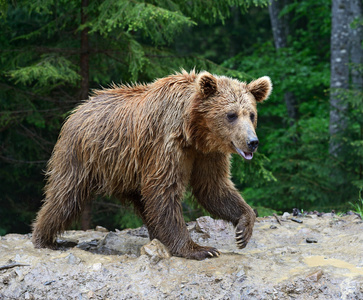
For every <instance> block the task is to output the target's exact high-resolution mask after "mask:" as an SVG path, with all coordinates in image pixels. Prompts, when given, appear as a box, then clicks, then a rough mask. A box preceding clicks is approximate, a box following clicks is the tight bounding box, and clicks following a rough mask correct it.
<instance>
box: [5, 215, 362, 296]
mask: <svg viewBox="0 0 363 300" xmlns="http://www.w3.org/2000/svg"><path fill="white" fill-rule="evenodd" d="M278 221H279V222H278ZM188 228H189V229H190V233H191V235H192V237H193V239H194V240H195V241H197V242H198V243H200V244H202V245H211V246H216V247H217V248H218V249H219V250H220V252H221V253H222V254H221V256H220V257H219V258H213V259H207V260H204V261H192V260H187V259H183V258H178V257H170V256H169V253H168V252H167V250H166V249H165V248H164V247H163V245H161V244H160V243H159V242H158V241H156V240H154V241H153V242H151V243H150V242H149V240H148V237H147V231H146V229H145V228H143V227H142V228H138V229H131V230H124V231H117V232H107V230H105V229H104V228H97V230H92V231H87V232H83V231H67V232H66V233H65V234H64V235H63V236H62V241H60V242H62V243H63V247H64V249H62V250H49V249H34V248H33V246H32V244H31V241H30V236H29V235H20V234H8V235H6V236H3V237H0V299H363V255H362V253H363V223H362V220H361V219H360V217H359V216H357V215H354V214H352V215H346V216H342V217H339V216H336V215H334V214H323V215H321V216H317V215H310V216H304V217H302V216H300V217H299V216H297V217H292V216H288V215H286V214H285V216H284V217H278V218H277V216H276V217H267V218H258V221H257V222H256V224H255V229H254V234H253V237H252V239H251V241H250V243H249V244H248V246H247V247H246V248H245V249H242V250H238V249H237V248H236V246H235V244H234V230H233V228H232V226H231V225H230V224H228V223H226V222H224V221H220V220H213V219H211V218H209V217H202V218H199V219H198V220H197V221H196V222H193V223H190V224H188Z"/></svg>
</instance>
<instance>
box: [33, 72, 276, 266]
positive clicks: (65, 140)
mask: <svg viewBox="0 0 363 300" xmlns="http://www.w3.org/2000/svg"><path fill="white" fill-rule="evenodd" d="M271 88H272V87H271V82H270V79H269V78H268V77H262V78H260V79H258V80H256V81H253V82H251V83H250V84H246V83H243V82H239V81H237V80H235V79H231V78H227V77H223V76H221V77H219V76H213V75H211V74H209V73H207V72H201V73H199V74H196V73H195V72H194V71H192V72H191V73H187V72H185V71H183V72H182V73H178V74H175V75H172V76H169V77H166V78H162V79H159V80H157V81H155V82H154V83H151V84H148V85H134V86H114V87H113V88H111V89H105V90H99V91H96V92H95V95H94V96H93V97H91V98H90V99H89V100H88V101H85V102H84V103H83V104H81V105H80V106H79V107H78V108H76V109H75V111H74V113H73V114H72V115H71V116H70V117H69V118H68V120H67V121H66V122H65V124H64V126H63V128H62V130H61V133H60V136H59V139H58V142H57V144H56V145H55V148H54V151H53V154H52V157H51V159H50V161H49V164H48V170H47V184H46V187H45V203H44V205H43V207H42V209H41V210H40V212H39V213H38V216H37V219H36V221H35V223H34V225H33V226H34V231H33V243H34V245H35V246H36V247H49V248H53V247H55V237H56V235H57V234H58V233H61V232H63V231H64V230H65V229H66V228H67V226H69V225H70V224H71V222H72V221H74V220H75V219H76V218H77V217H78V216H79V215H80V213H81V211H82V207H83V206H84V204H85V203H86V202H88V201H91V200H92V197H93V196H94V195H96V194H102V195H114V196H116V197H118V198H119V199H120V200H121V199H127V200H129V201H131V202H132V203H133V204H134V206H135V208H136V210H137V212H138V213H139V215H140V216H141V218H142V219H143V221H144V223H145V224H146V225H147V228H148V230H149V234H150V239H153V238H157V239H159V240H160V241H161V242H162V243H164V244H165V245H166V246H167V247H168V248H169V249H170V251H171V252H172V253H173V254H174V255H176V256H182V257H187V258H192V259H204V258H206V257H211V256H218V255H219V252H218V250H217V249H215V248H212V247H202V246H199V245H197V244H196V243H194V242H193V241H192V240H191V238H190V236H189V234H188V231H187V228H186V226H185V222H184V220H183V215H182V206H181V200H182V198H183V193H184V191H185V187H186V186H187V185H188V184H190V185H191V187H192V189H193V193H194V195H195V196H196V198H197V200H198V201H199V203H200V204H201V205H203V206H204V207H205V208H206V209H207V210H208V211H209V212H210V213H212V214H213V215H215V216H217V217H220V218H222V219H225V220H228V221H231V222H232V223H233V224H234V225H235V226H236V238H237V244H238V246H239V247H241V248H243V247H245V246H246V245H247V242H248V241H249V239H250V237H251V235H252V229H253V224H254V221H255V214H254V212H253V210H252V209H251V208H250V207H249V206H248V204H246V202H245V201H244V200H243V199H242V197H241V196H240V194H239V193H238V191H237V190H236V189H235V187H234V185H233V183H232V182H231V180H230V173H229V168H230V153H233V152H238V153H239V154H241V155H242V156H244V157H245V158H246V159H250V158H252V153H253V152H254V151H255V150H256V148H257V136H256V134H255V127H256V124H257V111H256V101H257V102H261V101H263V100H265V99H266V98H267V97H268V96H269V94H270V92H271ZM252 144H253V145H252ZM251 145H252V146H251Z"/></svg>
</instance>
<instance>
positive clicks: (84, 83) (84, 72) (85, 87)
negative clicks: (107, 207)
mask: <svg viewBox="0 0 363 300" xmlns="http://www.w3.org/2000/svg"><path fill="white" fill-rule="evenodd" d="M87 7H88V0H82V3H81V25H84V24H86V23H87V12H86V10H87ZM80 75H81V88H80V99H81V100H85V99H87V98H88V92H89V42H88V28H87V27H86V28H84V29H83V30H82V31H81V57H80ZM91 221H92V205H91V202H87V203H85V206H84V208H83V210H82V215H81V228H82V230H87V229H90V228H91Z"/></svg>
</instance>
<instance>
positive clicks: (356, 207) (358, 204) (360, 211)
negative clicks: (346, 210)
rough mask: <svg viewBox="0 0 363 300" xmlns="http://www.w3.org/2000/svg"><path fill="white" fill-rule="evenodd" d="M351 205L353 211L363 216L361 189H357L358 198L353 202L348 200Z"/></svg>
mask: <svg viewBox="0 0 363 300" xmlns="http://www.w3.org/2000/svg"><path fill="white" fill-rule="evenodd" d="M349 204H350V205H351V207H352V208H353V209H354V212H356V213H357V214H359V215H360V217H361V218H363V198H362V189H360V190H359V195H358V200H357V201H356V202H355V203H352V202H349Z"/></svg>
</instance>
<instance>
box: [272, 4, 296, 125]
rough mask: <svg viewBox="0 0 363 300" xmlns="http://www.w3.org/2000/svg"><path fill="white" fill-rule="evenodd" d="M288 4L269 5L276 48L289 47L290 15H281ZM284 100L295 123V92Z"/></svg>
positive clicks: (288, 93) (290, 117)
mask: <svg viewBox="0 0 363 300" xmlns="http://www.w3.org/2000/svg"><path fill="white" fill-rule="evenodd" d="M287 4H288V1H287V0H284V1H278V0H272V1H271V3H270V5H269V7H268V11H269V14H270V21H271V27H272V33H273V37H274V43H275V48H276V50H279V49H281V48H285V47H287V37H288V35H289V20H288V16H287V15H285V16H282V17H279V15H280V12H281V10H282V9H283V8H284V6H285V5H287ZM284 100H285V104H286V108H287V114H288V117H289V119H290V120H291V121H290V125H294V124H295V122H296V121H297V119H298V107H297V101H296V98H295V96H294V94H293V93H291V92H286V93H285V94H284Z"/></svg>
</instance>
